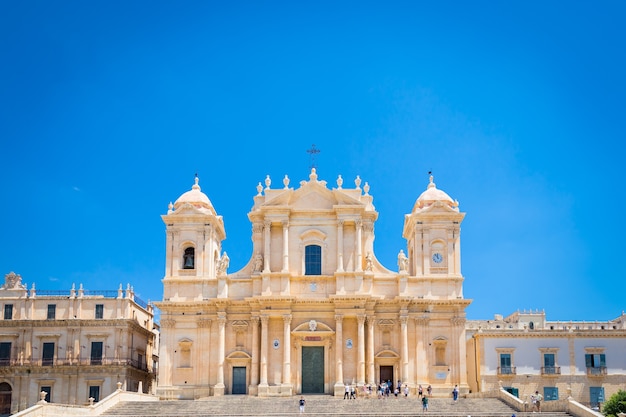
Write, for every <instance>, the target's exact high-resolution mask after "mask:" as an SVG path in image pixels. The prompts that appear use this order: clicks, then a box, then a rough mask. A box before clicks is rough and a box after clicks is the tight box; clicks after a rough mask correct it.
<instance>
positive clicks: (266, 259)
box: [263, 220, 272, 272]
mask: <svg viewBox="0 0 626 417" xmlns="http://www.w3.org/2000/svg"><path fill="white" fill-rule="evenodd" d="M263 226H264V230H263V232H264V234H265V238H264V242H263V251H264V252H265V253H264V254H263V272H270V250H271V249H270V239H271V236H270V230H271V228H272V222H270V221H269V220H266V221H265V223H263Z"/></svg>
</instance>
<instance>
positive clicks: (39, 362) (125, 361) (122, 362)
mask: <svg viewBox="0 0 626 417" xmlns="http://www.w3.org/2000/svg"><path fill="white" fill-rule="evenodd" d="M111 365H118V366H130V367H132V368H135V369H139V370H141V371H146V372H152V367H149V366H148V365H147V364H146V363H145V362H144V361H142V362H140V361H138V360H137V359H132V358H73V359H65V358H54V359H22V360H17V359H0V367H5V366H111Z"/></svg>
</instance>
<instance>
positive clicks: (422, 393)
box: [417, 384, 424, 398]
mask: <svg viewBox="0 0 626 417" xmlns="http://www.w3.org/2000/svg"><path fill="white" fill-rule="evenodd" d="M423 396H424V389H423V388H422V384H420V386H419V387H418V388H417V398H422V397H423Z"/></svg>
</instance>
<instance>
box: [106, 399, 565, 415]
mask: <svg viewBox="0 0 626 417" xmlns="http://www.w3.org/2000/svg"><path fill="white" fill-rule="evenodd" d="M304 398H305V400H306V408H305V414H308V415H313V416H341V417H347V416H355V417H392V416H393V417H397V416H401V417H402V416H421V415H428V416H429V417H443V416H446V417H468V416H472V417H511V416H512V415H513V414H515V415H516V416H517V417H531V416H534V417H538V416H539V415H538V414H534V413H524V412H522V413H518V412H516V411H514V410H513V409H511V408H510V407H509V406H507V405H506V404H504V403H503V402H502V401H500V400H498V399H494V398H488V399H478V398H471V399H465V398H461V399H459V401H458V402H457V403H453V401H452V399H447V398H446V399H444V398H431V399H430V401H429V410H428V411H427V412H423V411H422V404H421V401H420V400H419V399H418V398H417V397H408V398H404V397H402V396H398V397H397V398H396V397H394V396H393V395H392V396H391V397H389V398H387V399H378V398H358V399H356V400H344V399H342V398H337V397H333V396H328V395H305V396H304ZM299 399H300V396H293V397H271V398H258V397H249V396H244V395H241V396H240V395H227V396H223V397H210V398H207V399H202V400H196V401H190V400H188V401H186V400H180V401H158V402H123V403H120V404H118V405H117V406H115V407H113V408H111V409H109V410H108V411H107V412H106V413H104V414H103V415H107V416H142V417H148V416H169V417H204V416H207V417H208V416H213V417H215V416H217V417H219V416H224V417H225V416H229V417H232V416H248V417H249V416H295V415H299V414H300V413H299V408H298V400H299ZM540 415H541V417H566V416H568V414H567V413H564V412H542V413H541V414H540Z"/></svg>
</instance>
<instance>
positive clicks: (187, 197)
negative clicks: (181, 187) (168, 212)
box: [174, 176, 215, 212]
mask: <svg viewBox="0 0 626 417" xmlns="http://www.w3.org/2000/svg"><path fill="white" fill-rule="evenodd" d="M198 182H200V179H199V178H198V177H197V176H196V182H195V184H194V185H193V186H192V187H191V190H189V191H187V192H186V193H184V194H183V195H181V196H180V197H178V200H176V202H175V203H174V210H176V209H178V208H179V207H180V206H182V205H184V204H191V205H192V206H194V207H196V208H198V209H209V210H210V211H211V212H214V211H215V210H214V209H213V205H212V204H211V200H209V197H207V195H206V194H204V193H203V192H202V191H200V186H199V185H198Z"/></svg>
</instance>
